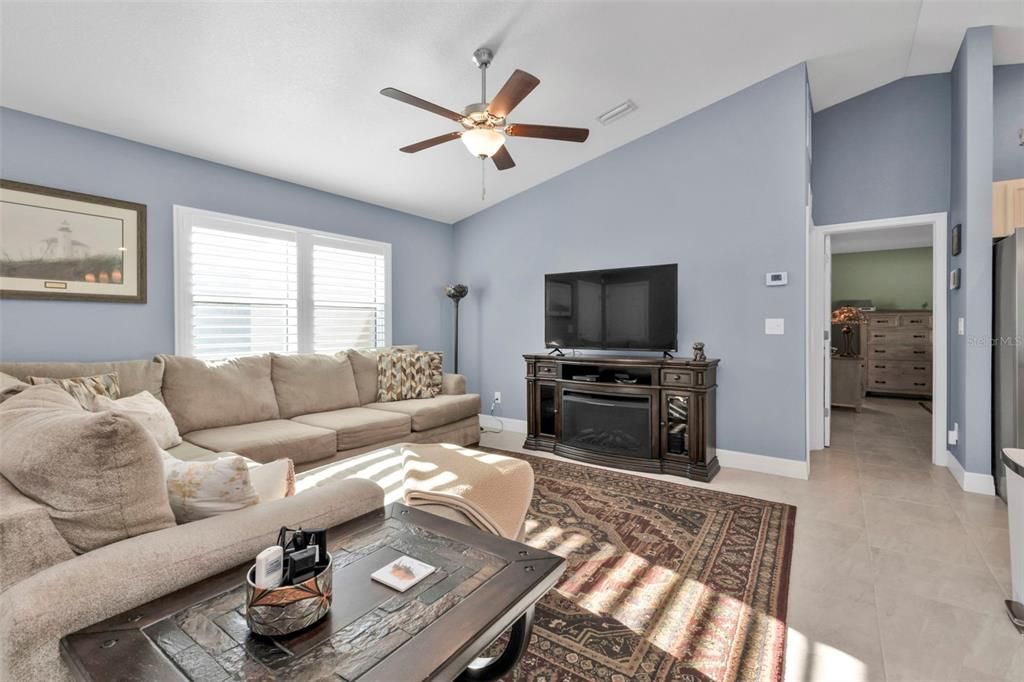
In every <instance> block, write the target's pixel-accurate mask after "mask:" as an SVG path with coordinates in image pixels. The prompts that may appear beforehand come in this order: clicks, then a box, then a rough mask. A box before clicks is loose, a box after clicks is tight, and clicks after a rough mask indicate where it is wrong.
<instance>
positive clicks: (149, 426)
mask: <svg viewBox="0 0 1024 682" xmlns="http://www.w3.org/2000/svg"><path fill="white" fill-rule="evenodd" d="M89 401H90V402H89V403H88V404H87V405H86V407H87V408H88V409H89V411H90V412H107V411H109V412H113V413H115V414H120V415H124V416H125V417H128V418H129V419H133V420H135V421H137V422H138V423H139V424H141V425H142V428H144V429H146V431H148V432H149V433H150V435H152V436H153V438H155V439H156V444H157V445H159V446H160V447H161V448H162V449H164V450H166V449H167V448H173V447H174V446H175V445H179V444H180V443H181V436H180V435H179V434H178V426H177V425H176V424H175V423H174V418H173V417H172V416H171V413H170V412H168V411H167V407H166V406H165V405H164V404H163V403H162V402H160V401H159V400H157V399H156V398H155V397H153V394H152V393H150V392H149V391H142V392H141V393H136V394H135V395H130V396H128V397H127V398H118V399H117V400H112V399H110V398H108V397H107V396H105V395H96V394H90V395H89Z"/></svg>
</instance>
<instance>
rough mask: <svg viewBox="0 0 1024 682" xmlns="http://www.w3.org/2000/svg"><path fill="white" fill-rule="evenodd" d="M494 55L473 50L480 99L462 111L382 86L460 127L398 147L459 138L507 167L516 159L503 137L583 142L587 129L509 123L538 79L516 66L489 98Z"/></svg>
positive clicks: (416, 149)
mask: <svg viewBox="0 0 1024 682" xmlns="http://www.w3.org/2000/svg"><path fill="white" fill-rule="evenodd" d="M493 59H494V53H493V52H492V51H491V50H489V49H488V48H486V47H481V48H480V49H478V50H477V51H476V52H474V53H473V62H474V63H476V65H477V67H479V69H480V100H481V101H479V102H476V103H474V104H470V105H468V106H466V108H465V109H463V110H462V113H461V114H460V113H458V112H455V111H452V110H450V109H445V108H444V107H442V106H438V105H436V104H434V103H432V102H428V101H426V100H425V99H420V98H419V97H416V96H414V95H410V94H409V93H406V92H402V91H401V90H396V89H395V88H384V89H383V90H381V91H380V94H382V95H384V96H385V97H390V98H392V99H397V100H398V101H399V102H405V103H406V104H411V105H412V106H414V107H419V108H420V109H425V110H427V111H429V112H431V113H434V114H437V115H438V116H444V117H445V118H447V119H449V120H451V121H454V122H456V123H458V124H459V125H461V126H462V128H463V129H462V130H458V131H454V132H451V133H445V134H444V135H438V136H437V137H432V138H430V139H429V140H423V141H421V142H417V143H415V144H410V145H408V146H405V147H402V148H401V150H400V151H403V152H406V153H407V154H415V153H416V152H421V151H423V150H424V149H429V148H431V147H435V146H437V145H439V144H443V143H445V142H450V141H452V140H457V139H461V140H462V143H463V144H465V145H466V149H468V150H469V152H470V153H471V154H473V155H474V156H476V157H478V158H480V159H486V158H488V157H489V158H491V159H492V160H493V161H494V165H495V166H497V167H498V170H507V169H509V168H512V167H514V166H515V165H516V163H515V161H513V160H512V156H511V155H510V154H509V153H508V149H507V148H506V147H505V138H506V137H535V138H541V139H545V140H562V141H564V142H583V141H585V140H586V139H587V136H588V135H590V131H589V130H587V129H586V128H566V127H563V126H548V125H534V124H530V123H509V122H508V115H509V114H510V113H512V110H513V109H515V108H516V106H517V105H518V104H519V103H520V102H522V101H523V100H524V99H525V98H526V96H527V95H529V94H530V93H531V92H532V91H533V89H534V88H535V87H537V86H538V85H539V84H540V80H539V79H538V78H537V77H536V76H532V75H530V74H528V73H526V72H525V71H520V70H519V69H516V70H515V71H514V72H513V73H512V75H511V76H510V77H509V79H508V81H506V82H505V85H503V86H502V87H501V90H499V91H498V94H497V95H495V96H494V99H493V100H491V101H490V102H488V101H487V67H488V66H490V64H491V61H492V60H493Z"/></svg>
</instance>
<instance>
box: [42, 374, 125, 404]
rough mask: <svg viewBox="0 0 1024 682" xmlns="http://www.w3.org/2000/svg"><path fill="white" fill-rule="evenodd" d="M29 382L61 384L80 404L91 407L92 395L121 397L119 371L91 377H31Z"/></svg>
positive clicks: (112, 398)
mask: <svg viewBox="0 0 1024 682" xmlns="http://www.w3.org/2000/svg"><path fill="white" fill-rule="evenodd" d="M28 383H30V384H32V385H33V386H39V385H41V384H55V385H57V386H60V387H61V388H63V389H64V390H65V391H67V392H68V393H70V394H71V396H72V397H73V398H74V399H75V400H77V401H78V404H79V405H81V406H82V407H84V408H85V409H87V410H88V409H89V406H90V405H91V404H92V396H94V395H102V396H106V397H108V398H110V399H111V400H117V399H118V398H120V397H121V384H120V382H119V381H118V379H117V372H110V373H109V374H97V375H95V376H91V377H72V378H70V379H53V378H51V377H29V378H28Z"/></svg>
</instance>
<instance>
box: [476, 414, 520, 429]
mask: <svg viewBox="0 0 1024 682" xmlns="http://www.w3.org/2000/svg"><path fill="white" fill-rule="evenodd" d="M499 424H500V425H501V430H502V431H512V432H515V433H526V420H525V419H511V418H510V417H495V416H494V415H491V414H481V415H480V426H482V427H484V428H485V429H489V428H493V427H497V426H498V425H499Z"/></svg>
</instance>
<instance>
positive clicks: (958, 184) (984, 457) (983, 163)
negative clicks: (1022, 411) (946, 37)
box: [947, 27, 993, 474]
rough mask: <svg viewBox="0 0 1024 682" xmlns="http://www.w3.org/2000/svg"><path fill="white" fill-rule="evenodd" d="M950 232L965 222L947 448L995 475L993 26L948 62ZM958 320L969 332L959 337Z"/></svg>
mask: <svg viewBox="0 0 1024 682" xmlns="http://www.w3.org/2000/svg"><path fill="white" fill-rule="evenodd" d="M952 76H953V98H952V101H953V109H952V114H953V116H952V122H953V127H952V131H953V135H952V141H953V142H952V154H951V175H950V179H951V182H950V202H949V203H950V207H949V225H950V229H952V228H953V226H954V225H956V224H958V223H959V224H962V225H963V228H962V233H961V239H962V244H963V248H962V251H961V253H960V255H959V256H953V255H952V254H950V256H949V269H950V270H952V269H954V268H960V280H961V288H960V289H959V290H956V291H950V292H949V298H948V301H949V329H948V335H947V337H948V339H949V358H948V369H949V406H948V410H947V412H948V422H949V428H952V427H953V423H957V424H959V425H960V439H959V442H958V444H957V445H955V446H951V447H950V450H951V451H952V452H953V455H954V456H955V457H956V459H957V461H959V462H960V464H961V466H963V467H964V469H965V470H966V471H970V472H975V473H981V474H988V473H991V471H992V452H991V447H992V348H991V345H990V343H989V339H990V338H991V336H992V121H993V112H992V108H993V104H992V103H993V98H992V28H991V27H985V28H972V29H969V30H968V31H967V34H966V35H965V36H964V40H963V43H962V44H961V45H960V52H959V53H958V54H957V58H956V62H955V63H954V65H953V73H952ZM960 317H963V318H964V319H965V323H966V329H965V331H966V334H965V335H963V336H961V335H959V334H958V333H957V319H958V318H960Z"/></svg>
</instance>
